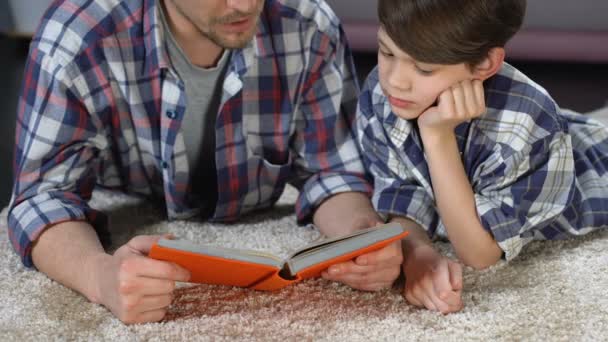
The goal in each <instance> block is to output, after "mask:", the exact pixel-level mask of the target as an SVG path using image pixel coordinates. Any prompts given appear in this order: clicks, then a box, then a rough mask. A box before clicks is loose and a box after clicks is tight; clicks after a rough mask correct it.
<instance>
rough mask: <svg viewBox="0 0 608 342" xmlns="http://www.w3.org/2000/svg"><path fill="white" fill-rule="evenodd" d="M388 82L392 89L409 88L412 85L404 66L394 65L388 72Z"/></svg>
mask: <svg viewBox="0 0 608 342" xmlns="http://www.w3.org/2000/svg"><path fill="white" fill-rule="evenodd" d="M388 84H389V85H390V86H391V87H392V88H393V89H399V90H409V89H410V88H411V87H412V82H411V81H410V77H409V76H408V72H407V70H405V67H396V68H395V69H394V70H391V72H389V73H388Z"/></svg>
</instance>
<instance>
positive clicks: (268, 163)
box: [9, 0, 371, 266]
mask: <svg viewBox="0 0 608 342" xmlns="http://www.w3.org/2000/svg"><path fill="white" fill-rule="evenodd" d="M157 1H158V0H58V1H55V2H53V4H52V5H51V8H50V9H49V10H48V11H47V13H46V14H45V16H44V18H43V20H42V22H41V26H40V28H39V30H38V33H37V34H36V36H35V37H34V40H33V42H32V45H31V50H30V56H29V60H28V63H27V67H26V71H25V81H24V86H23V91H22V97H21V101H20V104H19V108H18V112H19V115H18V120H17V133H16V149H15V163H14V170H15V175H16V179H15V185H14V190H13V197H12V200H11V204H10V212H9V227H10V228H9V235H10V240H11V242H12V244H13V246H14V248H15V250H16V251H17V253H18V254H20V256H21V257H22V260H23V262H24V264H25V265H26V266H32V260H31V256H30V252H31V247H32V243H33V242H34V241H35V240H36V239H37V238H38V236H39V235H40V234H41V232H42V231H43V230H44V229H45V228H48V227H49V226H51V225H54V224H57V223H60V222H64V221H72V220H86V221H88V222H90V223H92V224H93V226H94V227H95V228H96V229H97V230H98V232H99V233H100V234H102V233H103V232H104V230H105V229H104V226H105V216H104V215H103V214H102V213H100V212H98V211H95V210H94V209H92V208H90V207H89V206H88V205H87V201H88V200H89V199H90V197H91V193H92V190H93V188H94V187H95V185H96V184H97V185H101V186H104V187H108V188H114V189H121V190H124V191H129V192H132V193H137V194H143V195H154V194H156V195H160V196H161V197H162V198H164V201H165V203H166V208H167V215H168V217H169V218H170V219H181V218H188V217H192V216H194V215H196V214H197V212H198V210H199V209H198V208H199V206H198V205H197V200H196V197H197V196H196V194H192V193H190V192H189V187H190V185H189V184H188V180H189V179H190V176H189V174H188V172H189V171H188V170H189V167H188V164H187V158H186V152H185V146H184V139H183V136H182V134H181V132H180V126H181V120H182V118H183V116H184V112H185V103H186V98H185V91H184V89H185V87H184V84H183V82H182V81H181V80H180V79H179V78H178V77H177V75H176V73H175V72H174V71H173V70H172V68H171V65H170V62H169V60H168V57H167V53H166V50H165V45H164V32H162V25H161V23H160V22H159V7H158V4H157ZM357 93H358V85H357V82H356V79H355V72H354V67H353V63H352V57H351V54H350V51H349V50H348V46H347V44H346V39H345V37H344V34H343V32H342V29H341V27H340V25H339V22H338V19H337V18H336V16H335V15H334V14H333V12H332V11H331V10H330V9H329V7H328V6H327V5H326V4H325V3H324V2H323V1H317V0H282V1H277V0H266V2H265V6H264V9H263V13H262V14H261V17H260V22H259V24H258V31H257V34H256V35H255V37H254V39H253V40H252V42H251V43H250V44H249V45H248V46H247V47H245V48H243V49H241V50H235V51H232V54H231V60H230V62H229V66H228V70H227V73H226V77H225V79H224V83H223V95H222V100H221V105H220V110H219V113H218V115H217V124H216V154H215V159H216V165H217V170H218V172H217V179H218V202H217V206H216V211H215V214H214V216H213V217H212V220H222V221H226V220H234V219H235V218H236V217H238V216H239V215H240V214H242V213H245V212H248V211H251V210H253V209H256V208H264V207H269V206H271V205H272V204H273V203H274V202H275V201H276V200H277V198H278V197H279V196H280V194H281V192H282V191H283V189H284V186H285V183H286V182H288V181H289V182H291V183H292V184H294V185H295V186H296V187H298V188H299V189H301V194H300V196H299V198H298V201H297V204H296V211H297V214H298V219H299V220H300V221H304V220H308V219H310V216H311V214H312V212H313V210H314V208H315V207H316V206H318V205H319V204H320V203H321V202H322V201H323V200H324V199H326V198H328V197H329V196H331V195H333V194H336V193H340V192H347V191H358V192H366V193H371V188H370V185H369V184H368V183H367V181H366V179H365V177H364V171H363V170H364V169H363V164H362V161H361V159H360V154H359V152H358V149H357V147H356V142H355V138H354V133H353V131H352V126H353V125H354V114H355V106H356V96H357Z"/></svg>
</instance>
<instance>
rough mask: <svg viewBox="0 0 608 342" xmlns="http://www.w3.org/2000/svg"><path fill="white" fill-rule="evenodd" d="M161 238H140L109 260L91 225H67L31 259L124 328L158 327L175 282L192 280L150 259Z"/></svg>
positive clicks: (43, 238) (46, 235)
mask: <svg viewBox="0 0 608 342" xmlns="http://www.w3.org/2000/svg"><path fill="white" fill-rule="evenodd" d="M158 238H160V237H158V236H156V237H152V236H139V237H136V238H134V239H132V240H131V241H130V242H129V243H127V244H126V245H125V246H123V247H121V248H119V249H118V250H117V251H116V252H115V253H114V255H109V254H106V253H105V252H104V249H103V247H102V246H101V243H100V241H99V238H98V237H97V234H96V232H95V230H94V229H93V227H91V226H90V225H89V224H88V223H86V222H81V221H70V222H63V223H59V224H56V225H54V226H52V227H50V228H48V229H46V230H45V231H44V232H43V233H42V235H40V238H39V239H38V240H37V241H36V242H35V244H34V247H33V249H32V258H33V261H34V264H35V266H36V267H37V268H38V269H39V270H40V271H41V272H43V273H45V274H46V275H48V276H49V277H50V278H51V279H53V280H55V281H57V282H59V283H61V284H63V285H65V286H67V287H69V288H71V289H74V290H76V291H78V292H80V293H82V294H83V295H84V296H85V297H86V298H87V299H88V300H90V301H92V302H94V303H98V304H102V305H104V306H105V307H107V308H108V309H109V310H110V311H112V313H113V314H114V315H116V317H117V318H119V319H120V320H122V321H123V322H125V323H143V322H155V321H159V320H161V319H162V318H163V317H164V315H165V313H166V307H168V306H169V305H170V304H171V300H172V292H173V290H174V288H175V281H187V280H188V279H189V277H190V275H189V273H188V271H186V270H185V269H183V268H181V267H179V266H177V265H175V264H172V263H168V262H163V261H158V260H152V259H149V258H147V257H146V255H147V253H148V251H149V249H150V247H151V246H152V244H153V243H154V242H155V241H157V240H158Z"/></svg>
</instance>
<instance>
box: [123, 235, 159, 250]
mask: <svg viewBox="0 0 608 342" xmlns="http://www.w3.org/2000/svg"><path fill="white" fill-rule="evenodd" d="M162 237H163V236H161V235H139V236H136V237H134V238H132V239H131V240H130V241H129V242H127V246H128V247H129V249H131V250H132V251H134V252H137V253H139V254H143V255H148V253H150V248H152V246H153V245H154V244H155V243H157V242H158V240H160V239H161V238H162Z"/></svg>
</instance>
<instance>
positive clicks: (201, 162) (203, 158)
mask: <svg viewBox="0 0 608 342" xmlns="http://www.w3.org/2000/svg"><path fill="white" fill-rule="evenodd" d="M160 7H161V8H162V6H160ZM161 18H162V22H163V26H164V31H165V33H166V37H167V38H166V43H167V53H168V54H169V59H170V60H171V64H172V65H173V68H174V70H175V71H176V72H177V74H178V76H179V77H180V78H181V79H182V81H183V82H184V84H185V87H186V98H187V104H186V113H185V116H184V119H183V121H182V125H181V131H182V134H183V136H184V143H185V145H186V154H187V158H188V164H189V166H190V175H191V179H190V182H191V184H192V191H193V192H194V193H195V194H196V195H199V196H200V198H201V199H202V202H203V203H202V204H203V211H202V214H203V216H207V215H209V214H210V213H212V211H211V212H209V211H210V210H213V209H215V205H216V202H217V175H216V168H215V122H216V117H217V113H218V110H219V106H220V102H221V97H222V86H223V81H224V76H225V73H226V66H227V65H228V60H229V56H230V52H229V51H228V50H224V52H223V54H222V56H221V58H220V60H219V61H218V63H217V65H216V66H215V67H211V68H201V67H198V66H196V65H194V64H192V63H191V62H190V60H189V59H188V57H187V56H186V54H185V53H184V51H183V50H182V48H181V47H180V46H179V44H178V43H177V41H176V39H175V37H174V36H173V33H172V32H171V30H170V28H169V25H168V23H167V20H166V17H165V13H164V11H163V10H162V9H161Z"/></svg>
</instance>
